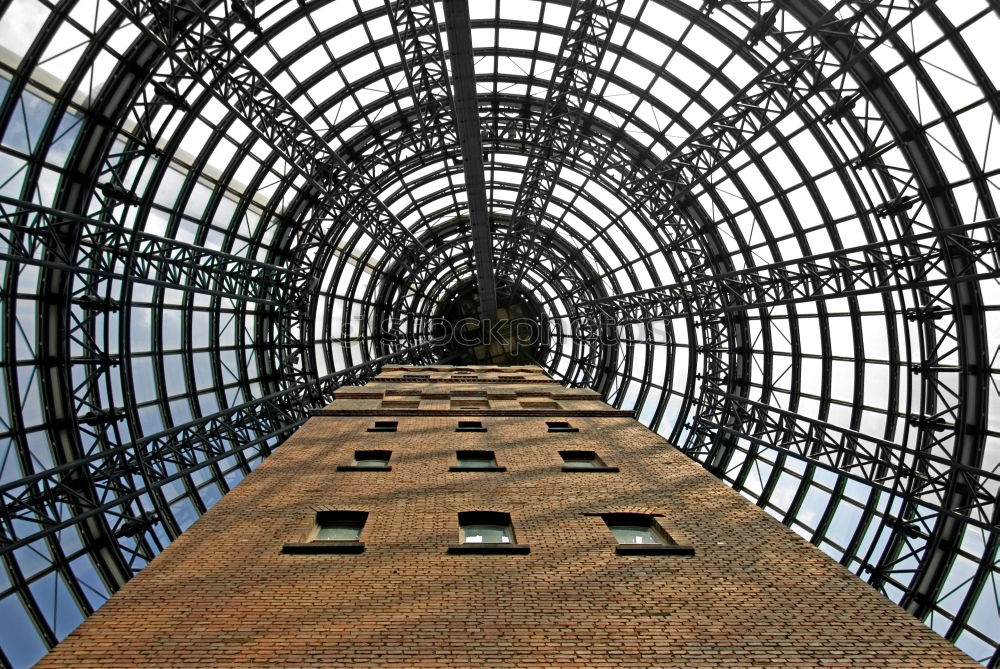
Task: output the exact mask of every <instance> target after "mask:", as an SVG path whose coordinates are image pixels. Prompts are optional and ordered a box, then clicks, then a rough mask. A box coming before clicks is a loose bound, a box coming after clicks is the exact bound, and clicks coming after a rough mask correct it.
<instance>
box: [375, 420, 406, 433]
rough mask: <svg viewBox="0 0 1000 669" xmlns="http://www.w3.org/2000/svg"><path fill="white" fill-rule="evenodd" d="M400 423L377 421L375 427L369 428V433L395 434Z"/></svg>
mask: <svg viewBox="0 0 1000 669" xmlns="http://www.w3.org/2000/svg"><path fill="white" fill-rule="evenodd" d="M398 426H399V422H398V421H395V420H377V421H375V425H374V426H373V427H370V428H368V431H369V432H395V431H396V428H397V427H398Z"/></svg>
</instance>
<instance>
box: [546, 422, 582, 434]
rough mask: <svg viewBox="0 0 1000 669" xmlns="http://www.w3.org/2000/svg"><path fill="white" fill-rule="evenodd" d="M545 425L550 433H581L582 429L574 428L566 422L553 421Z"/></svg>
mask: <svg viewBox="0 0 1000 669" xmlns="http://www.w3.org/2000/svg"><path fill="white" fill-rule="evenodd" d="M545 424H546V425H547V426H548V428H549V432H579V431H580V428H576V427H573V426H572V425H570V424H569V423H567V422H566V421H561V420H552V421H546V423H545Z"/></svg>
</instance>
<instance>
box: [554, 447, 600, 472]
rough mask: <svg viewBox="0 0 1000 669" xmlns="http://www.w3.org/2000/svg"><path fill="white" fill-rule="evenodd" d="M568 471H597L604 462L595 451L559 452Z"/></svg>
mask: <svg viewBox="0 0 1000 669" xmlns="http://www.w3.org/2000/svg"><path fill="white" fill-rule="evenodd" d="M559 455H560V457H562V459H563V463H565V467H566V468H567V469H597V468H598V467H603V466H604V462H603V461H602V460H601V459H600V458H599V457H597V453H594V452H593V451H559Z"/></svg>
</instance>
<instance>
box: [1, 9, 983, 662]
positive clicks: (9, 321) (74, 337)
mask: <svg viewBox="0 0 1000 669" xmlns="http://www.w3.org/2000/svg"><path fill="white" fill-rule="evenodd" d="M997 34H1000V9H998V7H997V6H995V5H991V4H990V3H989V2H987V0H962V1H961V2H945V1H943V0H938V1H937V2H934V1H931V0H855V1H846V0H842V1H836V0H794V1H793V0H773V1H763V0H690V1H685V0H562V1H556V0H540V1H531V0H481V1H480V0H476V1H475V2H469V3H468V4H466V3H465V2H460V1H458V0H448V1H447V2H444V3H436V4H435V3H424V2H392V1H390V0H364V1H362V0H299V1H290V0H261V1H260V2H257V3H251V2H246V1H245V0H224V1H223V2H214V1H212V0H209V1H208V2H202V1H200V0H175V1H174V2H168V1H166V0H80V1H75V0H65V1H60V0H7V1H6V3H5V4H0V263H2V272H3V273H2V284H0V295H2V301H0V309H2V318H0V327H2V336H0V351H2V353H0V371H2V374H3V379H4V383H3V384H0V392H2V393H3V396H2V398H0V430H2V438H3V441H2V443H0V497H2V502H3V515H2V517H0V558H2V562H3V569H2V570H0V619H2V620H3V621H4V625H3V626H2V628H0V649H2V653H3V655H2V659H3V662H4V664H5V665H11V666H15V667H23V666H28V665H30V664H31V663H32V662H34V661H35V660H37V659H38V658H39V657H40V656H41V655H43V654H44V653H45V652H46V649H47V648H49V647H51V646H52V645H54V644H55V643H57V642H58V641H59V639H61V638H62V637H64V636H65V635H66V634H68V633H69V632H70V631H72V629H73V628H75V626H76V625H77V624H79V622H80V621H81V620H82V619H83V618H84V617H85V616H86V615H88V614H89V613H91V612H92V611H93V610H94V609H96V608H97V607H98V606H100V604H101V603H102V602H103V601H104V600H106V599H107V597H109V596H110V594H111V593H113V592H114V591H115V590H116V589H117V588H119V587H120V586H121V585H122V584H123V583H124V582H126V581H127V580H128V579H129V578H130V577H131V575H132V574H134V573H135V572H136V571H138V570H139V569H141V568H142V567H143V566H144V565H145V564H146V563H147V562H148V561H149V560H151V559H152V558H153V557H154V556H155V555H156V554H158V553H159V552H160V551H161V550H162V549H163V547H164V546H166V545H167V544H169V542H170V541H171V540H173V539H174V538H175V537H176V536H177V535H178V534H180V532H182V531H183V530H184V529H185V528H186V527H188V526H189V525H190V524H191V523H192V522H193V521H194V520H195V519H196V518H197V517H198V516H199V515H200V514H201V513H202V512H204V511H205V510H206V509H207V508H209V507H210V506H211V505H212V504H213V503H214V502H215V501H217V500H218V499H219V498H220V497H221V496H222V495H224V494H225V493H226V492H227V491H228V490H229V489H230V488H231V487H232V486H233V485H235V484H236V483H238V482H239V481H240V480H241V479H242V478H243V477H244V476H245V475H246V474H247V473H248V472H249V471H251V470H252V468H253V467H254V466H255V465H256V464H258V463H259V462H260V461H261V459H262V458H264V457H266V456H267V455H268V454H269V453H270V452H271V450H272V449H274V448H275V447H277V446H279V444H280V443H281V441H282V440H283V439H284V438H286V437H287V436H288V435H289V434H290V433H291V432H292V431H294V430H295V429H296V428H297V427H298V426H299V425H301V424H302V422H303V421H304V420H305V419H306V417H307V412H308V409H309V408H310V407H315V406H319V405H322V404H323V403H324V402H325V400H326V399H328V398H329V396H330V393H331V392H332V391H333V390H334V389H335V388H336V387H338V386H339V385H341V384H346V383H357V382H360V381H363V380H364V379H365V378H367V377H368V376H370V375H372V374H373V373H375V372H377V370H378V369H380V368H381V366H382V365H384V364H386V363H411V364H423V363H434V362H448V361H449V360H459V359H461V360H465V359H464V358H461V356H462V355H465V354H466V353H467V351H466V353H463V350H464V349H462V348H461V347H456V346H455V345H454V341H453V339H454V338H453V337H452V338H450V339H449V338H448V337H446V336H443V334H442V330H444V331H445V334H447V331H450V330H451V331H453V329H454V325H455V322H454V321H455V318H457V317H456V316H454V314H460V315H461V316H462V317H463V318H464V317H467V316H469V314H476V313H477V312H478V314H480V315H483V316H485V317H487V318H492V317H494V316H497V315H500V316H501V317H502V316H505V315H506V316H510V315H514V314H516V315H519V316H522V317H523V316H525V315H526V314H527V315H529V316H530V318H529V319H528V320H530V325H531V326H532V327H534V328H536V329H537V330H538V332H537V337H536V338H535V340H534V345H533V346H532V347H528V348H526V349H525V350H523V351H521V352H520V353H519V355H530V357H531V358H532V359H535V360H536V361H537V362H538V363H539V364H541V365H542V366H543V367H545V368H546V370H547V371H548V372H549V373H550V374H552V375H553V376H554V377H556V378H559V379H561V380H563V381H564V382H565V383H567V384H571V385H576V386H588V387H592V388H594V389H596V390H599V391H600V392H602V393H603V394H604V395H605V397H606V398H607V400H608V401H609V402H611V403H612V404H614V405H616V406H619V407H624V408H628V409H634V410H635V411H636V413H637V416H638V417H639V419H640V420H641V421H642V422H643V423H645V424H647V425H649V426H650V427H651V428H653V429H655V430H657V431H659V432H660V433H662V434H663V435H664V436H666V437H668V438H669V439H671V440H672V441H673V442H674V443H676V444H678V446H679V447H681V448H682V449H683V450H684V451H685V452H686V453H688V454H689V455H690V456H691V457H693V458H695V459H697V460H698V461H700V462H702V463H703V464H704V465H705V466H706V467H707V468H708V469H709V470H710V471H712V472H713V473H715V474H716V475H717V476H719V477H720V478H721V479H722V480H724V481H725V482H726V483H727V484H729V485H731V486H733V487H734V488H736V489H737V490H739V491H740V492H741V493H742V494H744V495H745V496H746V497H748V498H749V499H751V500H753V501H754V502H756V503H757V504H759V505H761V506H762V507H763V508H765V509H766V510H767V511H768V512H769V513H771V514H772V515H773V516H775V517H777V518H778V519H779V520H781V521H783V522H784V523H786V524H787V525H789V526H790V527H791V528H792V529H793V530H795V531H796V532H798V533H799V534H800V535H801V536H803V537H804V538H805V539H807V540H809V541H812V542H813V543H814V544H816V545H817V546H819V547H820V548H821V549H822V550H824V551H825V552H826V553H827V554H829V555H830V556H831V557H833V558H834V559H836V560H839V561H840V562H841V563H842V564H843V565H844V566H845V567H847V568H848V569H850V570H851V571H852V572H854V573H855V574H857V575H858V576H859V577H860V578H862V579H864V580H866V581H867V582H869V583H870V584H871V585H872V586H873V587H875V588H876V589H878V590H879V591H881V592H883V593H884V594H885V595H886V596H887V597H889V598H890V599H892V600H893V601H895V602H898V603H899V604H900V605H901V606H903V607H904V608H906V609H907V610H909V611H910V612H911V613H913V614H914V615H916V616H917V617H919V618H921V619H922V620H924V621H925V622H926V623H927V624H928V625H929V626H931V627H932V628H933V629H935V630H936V631H938V632H939V633H940V634H942V635H943V636H945V637H946V638H948V639H950V640H952V641H953V642H954V643H955V644H956V645H957V646H958V647H959V648H961V649H963V650H965V651H966V652H968V653H969V654H970V655H972V656H973V657H974V658H976V659H977V660H979V661H981V662H983V663H984V664H986V665H987V666H992V667H996V666H1000V652H998V650H997V638H998V637H1000V634H998V632H1000V605H998V600H1000V583H998V580H1000V568H998V544H1000V533H998V532H997V525H998V523H1000V510H998V509H1000V506H998V503H997V502H998V500H997V497H998V490H1000V470H998V465H1000V386H998V371H1000V369H998V365H997V355H998V350H1000V349H998V337H1000V335H998V333H1000V315H998V307H1000V288H998V284H997V279H998V277H1000V257H998V246H1000V237H998V235H1000V220H998V219H997V216H998V214H997V198H998V197H1000V96H998V93H997V84H998V82H1000V67H998V66H1000V59H998V56H997V50H996V47H995V44H994V42H995V39H996V35H997ZM456 305H459V306H456ZM449 314H450V315H451V316H449ZM449 318H451V319H452V320H449ZM442 324H443V325H442ZM507 331H508V332H509V327H508V330H507ZM521 359H523V358H519V360H521ZM465 361H467V360H465Z"/></svg>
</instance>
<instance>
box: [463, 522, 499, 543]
mask: <svg viewBox="0 0 1000 669" xmlns="http://www.w3.org/2000/svg"><path fill="white" fill-rule="evenodd" d="M462 537H463V540H464V541H465V543H467V544H509V543H510V528H509V527H507V526H505V525H463V526H462Z"/></svg>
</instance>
